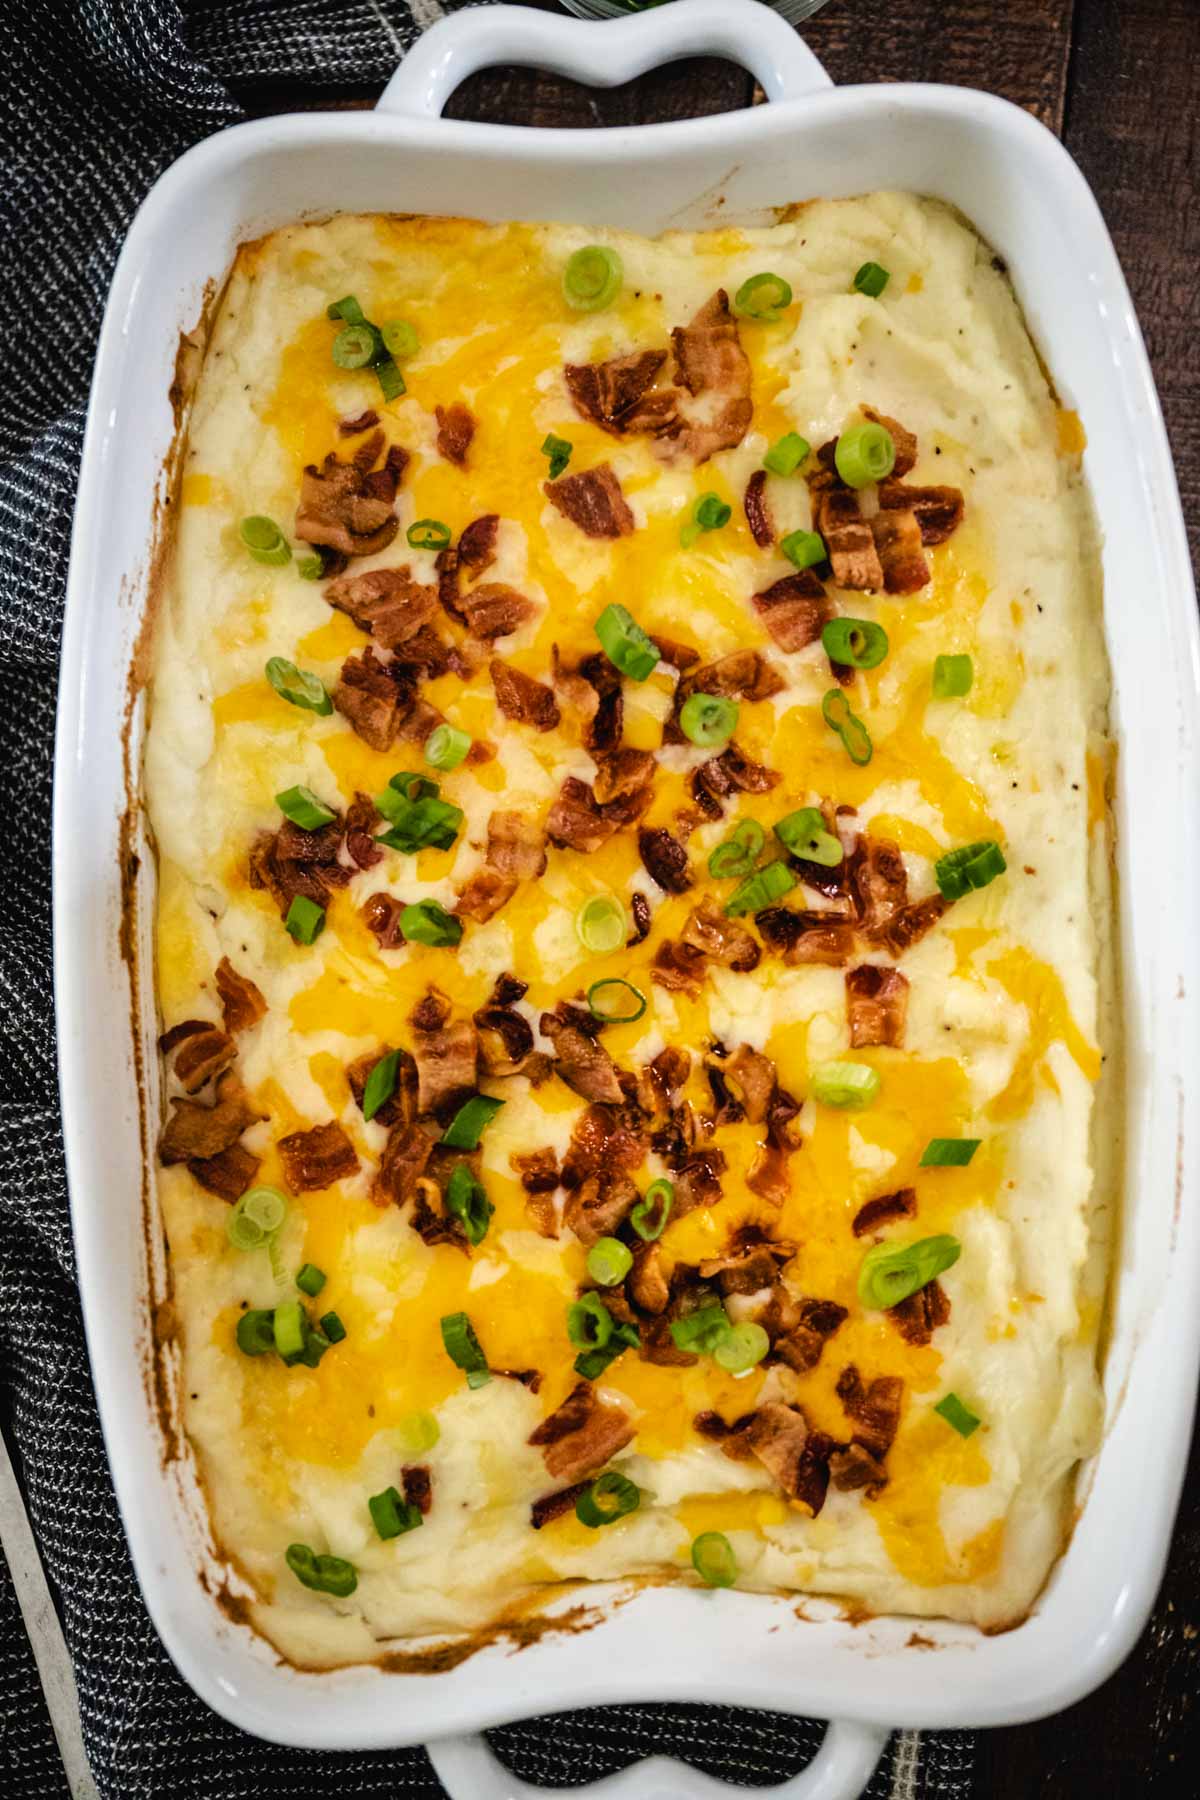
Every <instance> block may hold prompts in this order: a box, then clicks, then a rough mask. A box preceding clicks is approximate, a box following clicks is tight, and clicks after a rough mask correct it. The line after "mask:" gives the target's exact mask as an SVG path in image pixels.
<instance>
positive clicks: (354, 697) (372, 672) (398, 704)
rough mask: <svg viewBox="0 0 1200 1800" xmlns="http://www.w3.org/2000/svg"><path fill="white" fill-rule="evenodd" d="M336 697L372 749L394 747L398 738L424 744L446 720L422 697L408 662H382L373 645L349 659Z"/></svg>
mask: <svg viewBox="0 0 1200 1800" xmlns="http://www.w3.org/2000/svg"><path fill="white" fill-rule="evenodd" d="M414 641H415V640H414ZM332 698H333V704H334V706H335V707H336V708H337V710H338V712H340V713H341V715H342V717H343V718H345V719H348V720H349V721H350V723H351V725H352V726H353V727H354V730H355V731H356V732H357V733H358V736H359V737H360V738H362V740H363V742H364V743H365V744H369V745H370V747H371V749H372V750H390V749H391V747H392V745H393V744H394V743H395V742H396V739H397V738H405V739H408V740H412V741H418V740H419V741H420V742H422V743H424V741H425V739H426V738H427V737H428V736H429V733H430V732H431V731H432V730H433V728H434V726H435V725H440V724H441V722H442V715H441V714H440V713H439V712H438V711H437V710H436V708H435V707H432V706H430V705H429V703H428V701H425V700H422V699H420V698H419V697H418V695H417V692H416V686H415V682H414V678H413V675H412V673H411V672H410V671H409V670H408V668H407V667H406V665H405V664H404V663H401V662H391V663H383V662H381V661H380V659H379V658H378V657H377V656H376V654H375V652H374V650H372V649H371V648H370V647H369V646H368V648H367V649H365V650H361V651H359V652H358V654H357V655H355V656H348V657H347V658H346V660H345V662H344V663H343V664H342V672H341V676H340V678H339V680H338V682H337V685H336V686H335V687H334V690H333V696H332Z"/></svg>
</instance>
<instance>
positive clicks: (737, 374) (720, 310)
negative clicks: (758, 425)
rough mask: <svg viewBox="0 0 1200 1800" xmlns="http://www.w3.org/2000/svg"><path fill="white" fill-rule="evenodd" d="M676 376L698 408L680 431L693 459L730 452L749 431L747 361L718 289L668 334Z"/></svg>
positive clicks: (726, 298) (750, 406)
mask: <svg viewBox="0 0 1200 1800" xmlns="http://www.w3.org/2000/svg"><path fill="white" fill-rule="evenodd" d="M671 343H672V345H673V347H674V352H675V379H676V381H678V382H680V383H681V384H682V385H683V386H684V387H685V388H686V389H687V391H688V393H689V394H690V395H691V396H692V398H693V399H694V400H700V401H702V402H703V404H702V405H701V406H698V407H692V408H690V409H689V411H688V414H687V416H686V418H685V422H684V426H683V430H682V432H681V433H680V435H679V440H678V441H679V443H680V445H681V447H682V448H683V449H684V450H685V451H686V452H687V454H688V455H689V456H690V457H691V458H692V461H693V462H697V463H701V462H707V460H708V458H709V457H710V456H713V455H715V453H716V452H717V451H718V450H733V449H735V448H736V447H737V445H738V444H740V443H741V441H742V439H743V438H744V437H745V435H746V433H747V431H749V429H750V421H751V419H752V418H753V416H754V406H753V402H752V401H751V398H750V362H749V358H748V357H747V355H746V352H745V351H744V350H743V349H742V343H741V339H740V338H739V336H738V328H737V323H736V321H735V319H734V317H733V314H732V313H731V312H730V310H729V296H728V295H727V294H726V292H725V290H724V288H718V289H717V291H716V293H715V294H714V295H713V297H712V299H711V300H708V301H706V302H705V304H704V305H703V306H702V307H701V308H700V310H699V312H698V313H697V314H696V315H695V317H694V318H693V319H692V320H691V322H690V324H687V325H677V326H676V327H675V329H674V330H673V331H672V333H671Z"/></svg>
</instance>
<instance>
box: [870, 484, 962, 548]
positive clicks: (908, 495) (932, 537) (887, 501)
mask: <svg viewBox="0 0 1200 1800" xmlns="http://www.w3.org/2000/svg"><path fill="white" fill-rule="evenodd" d="M879 505H880V508H881V510H882V511H884V512H893V511H900V512H911V513H914V514H915V515H916V520H917V524H918V525H919V526H920V529H921V542H922V543H923V544H930V545H932V544H944V543H945V541H946V539H947V538H948V537H950V536H951V535H952V533H954V532H955V531H957V530H958V528H959V526H960V525H961V524H962V521H963V512H964V509H965V503H964V501H963V496H962V491H961V489H959V488H955V487H909V486H908V485H907V483H906V482H903V481H898V480H896V478H895V476H894V475H890V476H889V477H888V479H887V480H886V481H881V482H880V484H879Z"/></svg>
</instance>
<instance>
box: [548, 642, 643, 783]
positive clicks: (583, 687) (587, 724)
mask: <svg viewBox="0 0 1200 1800" xmlns="http://www.w3.org/2000/svg"><path fill="white" fill-rule="evenodd" d="M553 667H554V685H555V687H556V688H557V689H558V690H559V692H560V693H561V694H562V695H563V696H564V698H565V699H566V701H567V704H568V705H569V706H571V707H572V708H573V709H574V710H575V711H576V712H577V713H579V715H580V717H581V718H582V720H583V742H584V747H585V749H588V750H590V751H591V753H592V755H593V756H596V757H600V756H606V755H609V754H611V753H612V752H614V751H616V750H617V749H618V747H619V745H620V742H621V728H622V724H623V720H624V711H625V703H624V699H623V697H622V694H621V677H620V674H619V673H618V671H617V670H616V669H615V668H614V667H613V665H612V663H610V662H609V660H608V658H607V656H605V655H604V654H603V653H602V652H598V653H597V654H596V655H594V656H585V657H584V659H583V661H582V662H581V663H580V665H579V667H578V669H569V668H567V666H566V665H565V664H564V662H563V660H562V658H561V656H560V655H559V651H558V645H557V644H556V645H555V646H554V650H553Z"/></svg>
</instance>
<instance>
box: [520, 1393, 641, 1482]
mask: <svg viewBox="0 0 1200 1800" xmlns="http://www.w3.org/2000/svg"><path fill="white" fill-rule="evenodd" d="M633 1434H634V1427H633V1424H632V1422H631V1420H630V1419H629V1417H628V1415H627V1414H626V1413H625V1412H623V1411H622V1409H621V1408H620V1407H617V1406H605V1405H604V1404H603V1402H602V1401H601V1400H600V1399H599V1398H598V1396H597V1394H596V1390H595V1388H594V1387H593V1386H592V1384H591V1382H590V1381H579V1382H576V1384H575V1386H574V1387H573V1388H572V1389H571V1392H570V1393H569V1394H568V1395H567V1397H566V1399H565V1400H564V1401H563V1403H562V1405H561V1406H559V1407H557V1408H556V1409H555V1411H554V1412H552V1413H550V1415H549V1416H548V1417H547V1418H545V1419H543V1420H542V1422H541V1424H540V1425H539V1426H537V1427H536V1429H535V1430H533V1431H531V1432H530V1434H529V1437H528V1439H527V1440H526V1441H527V1442H528V1443H530V1444H533V1445H536V1446H537V1447H538V1448H539V1449H540V1450H541V1452H542V1459H543V1461H544V1462H545V1464H546V1470H547V1472H548V1473H549V1474H550V1475H552V1476H553V1477H554V1479H555V1480H556V1481H581V1480H582V1479H583V1477H584V1476H585V1475H591V1474H593V1473H594V1471H595V1470H596V1469H599V1468H600V1467H602V1465H603V1464H604V1463H606V1462H608V1461H609V1460H610V1458H612V1457H614V1456H615V1455H616V1454H617V1452H618V1450H623V1449H624V1448H625V1446H626V1444H628V1443H629V1442H630V1441H631V1439H632V1438H633Z"/></svg>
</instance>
